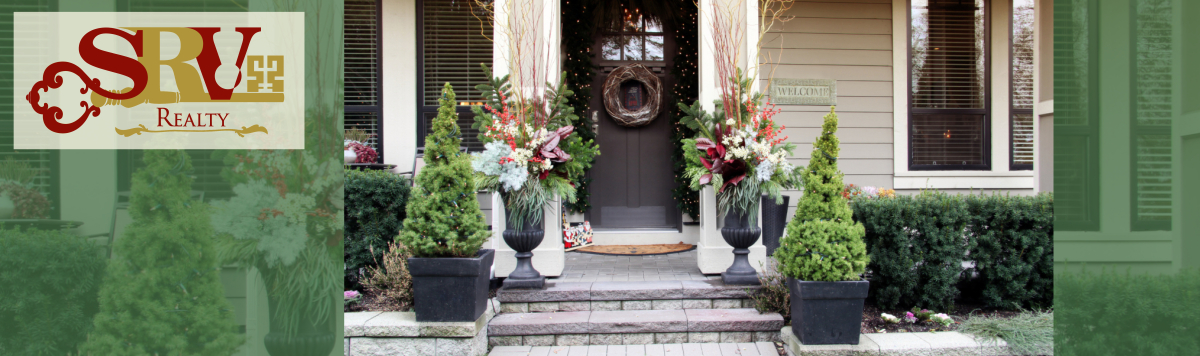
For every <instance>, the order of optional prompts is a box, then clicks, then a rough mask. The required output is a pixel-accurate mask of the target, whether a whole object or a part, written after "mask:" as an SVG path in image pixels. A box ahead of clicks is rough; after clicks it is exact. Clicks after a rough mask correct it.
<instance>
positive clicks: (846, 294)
mask: <svg viewBox="0 0 1200 356" xmlns="http://www.w3.org/2000/svg"><path fill="white" fill-rule="evenodd" d="M837 123H838V121H837V114H836V113H835V112H834V111H833V109H832V108H831V109H830V111H829V114H827V115H825V121H824V124H822V125H821V135H820V136H818V137H817V140H816V142H814V143H813V151H812V156H811V157H812V158H811V160H810V161H809V165H808V167H806V168H805V170H804V173H803V176H802V177H803V180H804V195H803V196H801V197H800V201H799V204H798V205H797V207H796V215H795V216H794V217H793V218H792V221H791V222H789V223H788V226H787V233H786V234H785V235H784V237H783V238H782V239H781V240H780V243H779V244H780V246H779V248H778V249H776V250H775V253H774V255H773V256H774V258H775V259H776V260H777V261H778V262H779V269H780V272H781V273H783V275H784V276H786V277H788V286H789V289H791V304H792V332H793V333H795V334H796V337H797V338H799V339H800V341H801V342H802V343H805V344H810V345H811V344H858V340H859V338H858V334H859V326H860V324H861V323H862V308H863V300H864V299H865V298H866V297H867V289H868V283H867V281H865V280H862V277H861V275H862V273H863V271H864V270H865V269H866V267H867V263H868V261H869V260H870V258H869V257H868V256H867V249H866V244H864V243H863V240H862V238H863V235H864V234H865V232H864V230H863V226H862V224H859V223H856V222H854V221H853V220H852V219H851V215H852V211H851V210H850V206H849V205H848V202H847V201H846V198H845V197H843V196H842V191H843V190H844V189H845V185H844V184H843V183H842V176H843V174H842V172H841V171H839V170H838V168H837V156H838V138H837V136H835V135H834V134H835V133H836V132H837Z"/></svg>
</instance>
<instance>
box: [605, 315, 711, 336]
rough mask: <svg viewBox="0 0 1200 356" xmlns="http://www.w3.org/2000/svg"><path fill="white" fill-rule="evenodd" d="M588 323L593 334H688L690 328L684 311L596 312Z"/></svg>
mask: <svg viewBox="0 0 1200 356" xmlns="http://www.w3.org/2000/svg"><path fill="white" fill-rule="evenodd" d="M588 322H589V323H590V324H591V329H589V332H590V333H592V334H605V333H650V332H658V333H663V332H686V331H687V327H688V319H687V315H686V314H684V311H683V310H633V311H630V310H625V311H595V312H592V317H591V319H589V320H588Z"/></svg>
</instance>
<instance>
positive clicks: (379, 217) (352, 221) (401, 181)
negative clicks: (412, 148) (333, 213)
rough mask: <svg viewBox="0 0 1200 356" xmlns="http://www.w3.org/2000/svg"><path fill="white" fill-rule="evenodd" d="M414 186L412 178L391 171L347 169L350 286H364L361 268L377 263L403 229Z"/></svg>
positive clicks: (347, 285) (348, 283) (346, 277)
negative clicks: (361, 280)
mask: <svg viewBox="0 0 1200 356" xmlns="http://www.w3.org/2000/svg"><path fill="white" fill-rule="evenodd" d="M410 186H411V184H410V183H409V181H408V179H405V178H403V177H401V176H399V175H396V174H393V173H390V172H387V171H380V170H351V169H348V170H346V188H345V194H346V196H345V202H346V215H345V217H346V232H345V260H346V271H345V287H346V288H348V289H358V288H359V287H360V286H359V278H360V277H361V271H362V270H364V268H366V267H372V266H376V264H377V263H378V262H377V261H376V260H378V259H379V258H380V256H382V255H383V253H384V252H385V251H387V249H388V243H389V242H392V241H393V240H395V238H396V235H397V234H399V233H400V228H401V227H402V226H403V221H404V204H405V203H406V202H407V201H408V196H409V190H410ZM372 248H373V249H374V254H372Z"/></svg>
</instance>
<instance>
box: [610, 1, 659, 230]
mask: <svg viewBox="0 0 1200 356" xmlns="http://www.w3.org/2000/svg"><path fill="white" fill-rule="evenodd" d="M598 32H599V33H598V34H597V36H596V38H595V47H594V48H593V51H594V52H593V53H598V54H599V55H598V56H597V58H596V59H597V60H598V61H597V62H598V64H599V66H600V68H599V70H598V72H597V75H596V76H595V82H594V83H593V84H592V88H594V89H593V90H592V92H593V93H595V94H594V95H593V96H592V103H591V108H592V109H591V110H592V112H589V113H587V115H590V116H591V117H592V118H593V119H595V120H596V123H597V130H596V142H597V143H598V144H599V145H600V152H601V155H599V156H597V157H596V162H595V165H594V166H593V168H592V170H591V176H592V183H591V185H590V186H589V187H590V189H591V202H592V209H591V210H590V211H588V214H587V218H588V220H589V221H591V225H592V226H593V227H595V228H596V229H602V230H612V229H678V228H679V226H680V223H681V217H680V214H679V209H678V208H677V207H676V206H675V200H674V198H672V197H671V190H672V189H673V188H674V187H675V180H674V177H673V176H672V174H673V173H672V171H671V149H672V145H671V140H670V137H671V131H670V130H671V125H670V119H669V118H668V115H670V113H671V111H672V110H671V108H673V107H674V104H673V103H670V102H668V99H669V97H664V98H662V101H661V102H662V108H661V109H660V111H659V115H658V117H657V118H656V119H654V121H653V122H651V123H650V124H649V125H646V126H641V127H625V126H621V125H618V124H617V123H616V121H613V119H612V118H611V117H609V115H608V113H607V112H606V111H605V110H604V104H603V102H602V101H601V100H602V95H603V87H604V81H605V80H606V79H608V74H609V73H610V72H612V71H613V69H616V68H617V67H619V66H622V65H626V64H630V63H640V64H642V65H644V66H646V67H647V68H649V69H650V70H651V71H652V72H654V73H655V74H657V75H658V76H659V79H660V80H662V84H663V88H662V95H668V94H667V93H669V92H670V91H671V88H672V87H673V86H674V81H673V80H672V78H671V75H670V69H669V68H671V63H672V57H673V55H674V53H675V51H676V49H675V46H674V43H673V42H674V41H672V38H673V35H672V31H671V29H669V28H664V27H663V26H662V25H659V24H657V23H655V22H653V21H646V20H642V19H639V18H637V17H636V16H635V17H633V18H632V19H630V20H628V22H627V24H626V25H625V26H624V28H623V29H620V30H619V31H607V32H605V31H598ZM634 90H635V93H634V94H637V93H636V89H634ZM628 91H629V90H628V89H626V90H623V91H622V92H623V93H626V92H628ZM626 94H628V93H626ZM629 96H630V99H629V100H630V102H629V103H627V104H630V105H637V104H639V103H638V100H637V99H636V95H629ZM623 100H625V99H623Z"/></svg>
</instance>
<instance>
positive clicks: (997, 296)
mask: <svg viewBox="0 0 1200 356" xmlns="http://www.w3.org/2000/svg"><path fill="white" fill-rule="evenodd" d="M967 204H968V206H969V209H970V212H971V223H970V224H969V225H967V226H968V235H967V236H969V239H970V241H969V242H970V255H969V256H968V258H969V259H971V260H973V261H975V268H974V272H977V273H978V280H977V281H976V282H977V283H975V284H976V285H979V286H980V289H981V290H980V291H979V292H980V295H979V297H980V298H982V300H983V302H984V304H985V305H987V306H990V307H996V308H1004V309H1020V308H1026V307H1048V306H1050V305H1051V303H1052V302H1053V298H1054V289H1053V288H1054V199H1053V196H1051V195H1050V194H1040V195H1037V196H1033V197H1007V196H1000V195H990V196H973V197H971V198H968V199H967Z"/></svg>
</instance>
